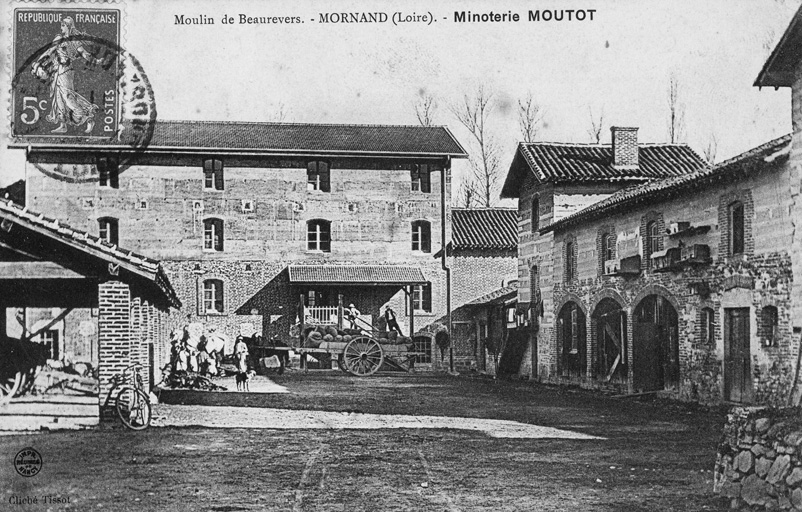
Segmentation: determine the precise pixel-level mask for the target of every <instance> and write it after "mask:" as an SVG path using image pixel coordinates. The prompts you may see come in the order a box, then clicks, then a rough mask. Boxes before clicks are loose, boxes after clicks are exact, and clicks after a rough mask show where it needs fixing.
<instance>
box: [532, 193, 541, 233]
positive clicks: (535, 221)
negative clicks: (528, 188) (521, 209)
mask: <svg viewBox="0 0 802 512" xmlns="http://www.w3.org/2000/svg"><path fill="white" fill-rule="evenodd" d="M538 229H540V198H539V197H537V196H535V198H534V199H532V233H537V230H538Z"/></svg>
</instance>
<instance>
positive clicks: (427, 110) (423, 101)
mask: <svg viewBox="0 0 802 512" xmlns="http://www.w3.org/2000/svg"><path fill="white" fill-rule="evenodd" d="M436 112H437V100H435V99H434V96H432V95H430V94H427V95H425V96H422V97H421V98H420V100H418V102H417V103H416V104H415V115H416V116H417V118H418V122H419V123H420V124H421V126H432V125H433V124H434V116H435V113H436Z"/></svg>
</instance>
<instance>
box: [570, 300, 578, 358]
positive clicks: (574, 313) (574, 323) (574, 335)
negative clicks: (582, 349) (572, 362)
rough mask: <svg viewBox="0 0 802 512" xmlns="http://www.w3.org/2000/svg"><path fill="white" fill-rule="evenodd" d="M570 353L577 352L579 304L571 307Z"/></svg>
mask: <svg viewBox="0 0 802 512" xmlns="http://www.w3.org/2000/svg"><path fill="white" fill-rule="evenodd" d="M570 353H571V354H577V353H579V306H576V305H574V307H573V308H572V309H571V351H570Z"/></svg>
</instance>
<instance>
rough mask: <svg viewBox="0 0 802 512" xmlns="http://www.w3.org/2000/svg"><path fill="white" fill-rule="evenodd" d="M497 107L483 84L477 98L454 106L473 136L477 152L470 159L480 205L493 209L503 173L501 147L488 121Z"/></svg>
mask: <svg viewBox="0 0 802 512" xmlns="http://www.w3.org/2000/svg"><path fill="white" fill-rule="evenodd" d="M494 107H495V101H494V99H493V92H492V91H488V90H487V89H486V88H485V87H484V86H483V85H480V86H479V87H478V88H477V90H476V92H475V93H474V94H473V96H468V95H467V94H466V95H465V96H464V97H463V102H462V103H460V104H458V105H455V106H451V112H452V113H453V114H454V117H456V118H457V120H458V121H459V122H460V123H462V125H463V126H464V127H465V128H466V129H467V130H468V132H470V134H471V136H472V137H473V142H474V144H473V145H474V146H475V152H474V153H473V154H472V155H471V157H470V158H469V162H470V165H471V170H472V171H473V172H472V174H473V183H474V186H475V187H476V192H477V196H478V203H479V205H481V206H492V205H493V198H494V195H495V192H496V190H497V189H498V188H499V184H500V179H501V172H500V171H501V170H500V167H499V148H498V144H497V143H496V141H495V140H494V139H493V137H492V136H491V135H490V133H489V127H488V119H489V118H490V114H491V113H492V112H493V109H494Z"/></svg>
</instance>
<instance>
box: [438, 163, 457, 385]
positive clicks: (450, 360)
mask: <svg viewBox="0 0 802 512" xmlns="http://www.w3.org/2000/svg"><path fill="white" fill-rule="evenodd" d="M449 169H451V157H447V158H446V165H444V166H443V169H442V171H441V174H440V249H441V253H442V254H441V255H440V265H441V267H442V268H443V270H445V272H446V327H447V328H448V369H449V372H450V373H454V343H453V338H452V337H451V334H453V333H452V329H451V269H450V268H448V263H447V262H446V252H447V251H446V174H447V173H448V170H449Z"/></svg>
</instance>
